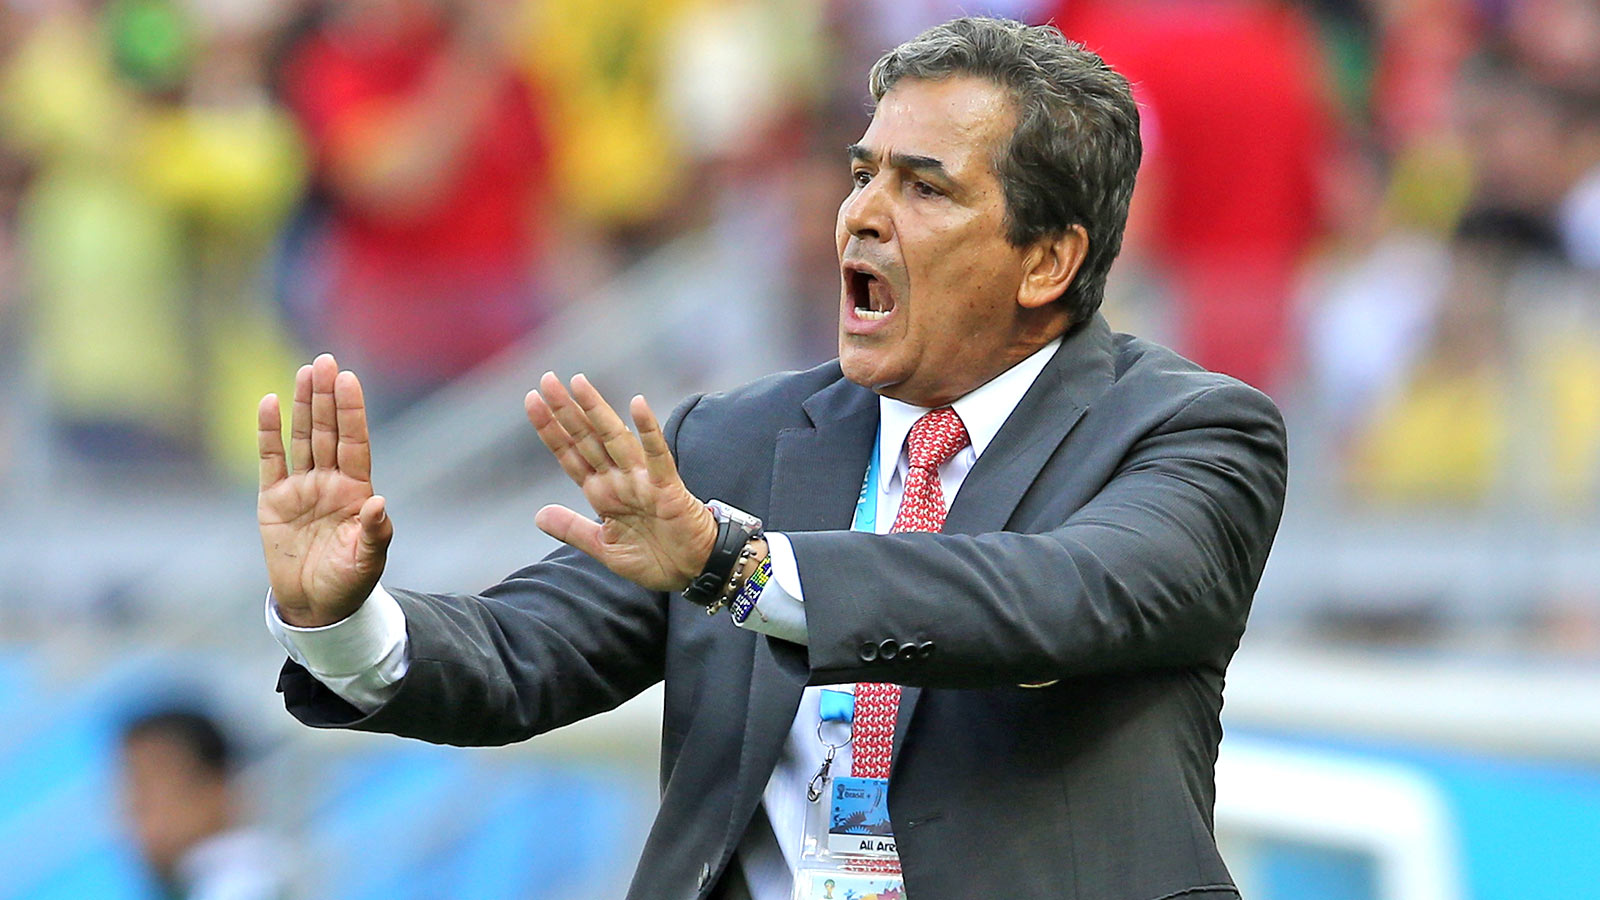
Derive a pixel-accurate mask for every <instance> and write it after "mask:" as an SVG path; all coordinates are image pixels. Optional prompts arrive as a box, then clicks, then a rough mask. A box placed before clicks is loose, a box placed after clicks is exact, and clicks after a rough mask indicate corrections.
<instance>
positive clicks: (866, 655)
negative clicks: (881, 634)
mask: <svg viewBox="0 0 1600 900" xmlns="http://www.w3.org/2000/svg"><path fill="white" fill-rule="evenodd" d="M857 655H859V656H860V657H861V661H862V662H873V661H875V660H876V659H877V658H878V645H877V644H874V643H872V642H871V641H867V642H866V643H864V644H862V645H861V650H860V652H859V653H858V654H857Z"/></svg>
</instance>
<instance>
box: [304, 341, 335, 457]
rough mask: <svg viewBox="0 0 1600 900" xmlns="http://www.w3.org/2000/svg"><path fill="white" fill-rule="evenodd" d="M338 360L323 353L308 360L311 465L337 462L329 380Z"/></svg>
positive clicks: (333, 409)
mask: <svg viewBox="0 0 1600 900" xmlns="http://www.w3.org/2000/svg"><path fill="white" fill-rule="evenodd" d="M338 374H339V364H338V363H337V362H335V361H334V359H333V354H331V353H324V354H322V355H321V356H319V357H317V358H316V359H314V360H312V361H311V465H312V467H313V468H317V469H332V468H336V467H337V466H338V464H339V459H338V452H339V417H338V413H337V409H336V407H335V405H334V402H333V380H334V378H335V377H336V376H337V375H338Z"/></svg>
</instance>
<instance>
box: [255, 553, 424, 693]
mask: <svg viewBox="0 0 1600 900" xmlns="http://www.w3.org/2000/svg"><path fill="white" fill-rule="evenodd" d="M267 630H268V631H270V632H271V633H272V636H273V637H274V638H276V639H277V641H278V643H279V644H281V645H282V646H283V649H284V651H285V652H287V653H288V654H289V658H290V659H292V660H294V661H295V662H297V663H299V664H300V665H302V666H304V667H305V668H306V671H308V672H310V673H311V675H312V677H314V678H316V679H317V680H318V681H320V682H322V683H323V684H325V685H327V686H328V688H329V689H330V690H332V691H333V692H334V693H335V694H338V695H339V696H340V697H343V698H344V699H345V700H347V701H348V702H349V703H350V704H351V705H352V706H354V707H356V708H357V709H359V710H361V711H362V712H364V713H371V712H373V711H375V710H377V709H378V707H380V706H382V705H383V704H385V703H387V702H388V701H389V699H390V698H391V697H393V696H394V695H395V693H396V692H398V691H399V690H400V679H401V678H403V677H405V674H406V669H407V668H408V666H409V664H410V660H409V658H408V656H407V654H406V617H405V613H404V612H403V611H402V610H401V609H400V604H399V603H398V602H396V601H395V599H394V597H392V596H390V595H389V592H388V591H386V590H384V589H383V585H381V584H380V585H377V586H375V587H374V588H373V589H372V593H371V594H369V595H368V596H367V599H366V602H365V603H362V604H361V606H360V607H358V608H357V609H356V611H355V612H353V613H351V614H350V615H349V617H347V618H345V619H342V620H340V621H338V622H335V623H333V624H332V625H323V626H320V627H317V628H298V627H296V626H294V625H290V624H288V623H287V622H285V621H283V619H281V618H280V617H279V616H278V605H277V604H276V603H274V602H273V600H272V592H271V591H268V592H267Z"/></svg>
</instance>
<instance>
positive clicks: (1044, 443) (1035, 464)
mask: <svg viewBox="0 0 1600 900" xmlns="http://www.w3.org/2000/svg"><path fill="white" fill-rule="evenodd" d="M1112 377H1113V366H1112V346H1111V328H1110V326H1109V325H1107V324H1106V320H1105V319H1104V318H1103V317H1102V316H1100V315H1098V314H1097V315H1095V317H1094V318H1093V319H1092V320H1090V321H1089V322H1088V323H1087V324H1086V325H1085V326H1084V327H1082V328H1079V329H1077V330H1075V331H1073V332H1072V333H1070V334H1068V335H1067V337H1066V339H1065V340H1063V341H1062V342H1061V347H1060V348H1059V349H1058V350H1056V354H1055V356H1053V357H1051V358H1050V362H1048V363H1046V364H1045V367H1044V370H1043V371H1041V372H1040V373H1039V377H1038V378H1037V379H1035V380H1034V382H1033V386H1032V387H1030V388H1028V391H1027V393H1025V394H1023V395H1022V400H1021V401H1020V402H1019V403H1018V404H1017V408H1016V409H1014V410H1012V412H1011V415H1010V416H1009V417H1007V418H1006V422H1005V424H1004V425H1002V426H1001V427H1000V433H999V434H997V435H995V438H994V440H993V441H992V442H991V443H990V444H989V446H988V448H987V449H985V450H984V451H983V455H982V456H980V457H978V461H977V463H976V464H975V465H974V466H973V467H972V471H971V472H968V473H967V477H966V480H964V481H963V482H961V490H960V491H959V492H957V494H956V499H955V502H953V503H952V504H951V505H950V514H949V515H948V516H946V517H945V522H944V532H945V533H946V534H986V533H989V532H993V531H1002V530H1004V529H1005V527H1006V524H1007V523H1008V522H1009V521H1010V520H1011V514H1012V513H1013V512H1015V511H1016V508H1017V504H1018V503H1020V502H1021V501H1022V498H1023V497H1024V496H1025V495H1026V494H1027V492H1028V490H1029V488H1031V487H1033V483H1034V481H1035V480H1036V479H1037V478H1038V477H1039V472H1040V470H1042V469H1043V468H1044V466H1045V463H1047V462H1049V461H1050V457H1051V456H1053V455H1054V454H1055V452H1056V449H1057V448H1059V447H1060V446H1061V444H1062V442H1063V441H1065V440H1066V439H1067V434H1068V433H1069V432H1071V431H1072V426H1074V425H1076V424H1077V422H1078V420H1079V419H1080V418H1082V417H1083V413H1084V411H1085V410H1087V409H1088V408H1089V405H1090V404H1091V403H1093V402H1094V400H1095V398H1097V397H1099V396H1100V394H1102V393H1104V392H1105V390H1106V388H1108V387H1110V385H1111V380H1112ZM921 696H922V689H921V688H917V687H907V688H905V689H903V690H902V691H901V693H900V710H899V712H898V714H897V715H896V718H895V729H894V751H893V752H894V755H895V757H898V756H899V754H900V745H901V743H902V741H903V739H904V737H905V734H906V731H907V728H908V726H909V725H910V723H911V716H912V713H913V712H914V711H915V710H916V705H917V700H918V699H920V698H921Z"/></svg>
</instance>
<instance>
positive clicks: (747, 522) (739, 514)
mask: <svg viewBox="0 0 1600 900" xmlns="http://www.w3.org/2000/svg"><path fill="white" fill-rule="evenodd" d="M706 505H707V506H709V507H711V511H712V512H713V513H714V514H716V515H717V516H719V517H724V518H727V519H729V520H731V521H733V522H736V523H738V524H740V525H743V526H744V527H746V528H749V529H751V530H754V531H759V530H761V520H760V519H759V518H756V517H755V516H752V515H750V514H749V513H747V512H745V511H744V510H742V509H739V508H738V507H736V506H729V505H728V504H726V503H723V502H722V501H721V500H712V501H711V502H710V503H707V504H706Z"/></svg>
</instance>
